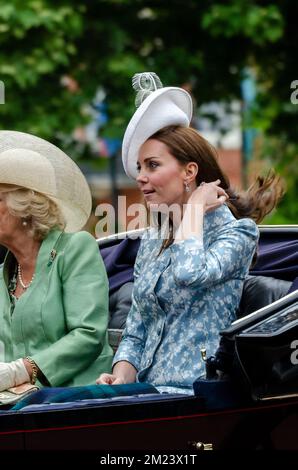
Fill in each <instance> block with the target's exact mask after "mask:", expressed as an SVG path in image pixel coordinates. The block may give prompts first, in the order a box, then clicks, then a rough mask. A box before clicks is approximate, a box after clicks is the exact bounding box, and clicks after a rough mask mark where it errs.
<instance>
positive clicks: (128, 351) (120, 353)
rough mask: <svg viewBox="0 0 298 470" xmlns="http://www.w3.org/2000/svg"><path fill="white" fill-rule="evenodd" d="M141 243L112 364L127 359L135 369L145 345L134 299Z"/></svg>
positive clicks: (142, 328)
mask: <svg viewBox="0 0 298 470" xmlns="http://www.w3.org/2000/svg"><path fill="white" fill-rule="evenodd" d="M143 244H144V240H142V241H141V244H140V248H139V251H138V255H137V258H136V261H135V265H134V288H133V292H132V304H131V308H130V311H129V313H128V316H127V319H126V327H125V330H124V332H123V336H122V340H121V343H120V345H119V347H118V350H117V352H116V354H115V357H114V361H113V366H114V365H115V364H116V362H119V361H127V362H130V363H131V364H132V365H133V366H134V367H135V369H136V370H139V369H140V363H141V357H142V354H143V349H144V345H145V336H146V332H145V328H144V323H143V320H142V316H141V313H140V311H139V308H138V305H137V302H136V299H135V289H136V282H135V281H136V279H137V278H138V276H139V273H140V269H141V266H142V264H143Z"/></svg>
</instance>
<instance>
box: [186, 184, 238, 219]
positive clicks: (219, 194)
mask: <svg viewBox="0 0 298 470" xmlns="http://www.w3.org/2000/svg"><path fill="white" fill-rule="evenodd" d="M219 185H220V180H216V181H212V182H211V183H201V184H200V186H198V187H197V188H196V189H195V190H194V192H193V193H192V195H191V196H190V198H189V200H188V203H189V204H202V205H203V206H204V211H205V212H208V211H211V210H214V209H216V208H217V207H220V206H221V205H222V204H224V203H225V202H226V201H227V199H229V196H228V194H227V193H226V191H225V190H224V189H223V188H221V187H220V186H219Z"/></svg>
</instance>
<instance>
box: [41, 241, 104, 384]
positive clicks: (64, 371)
mask: <svg viewBox="0 0 298 470" xmlns="http://www.w3.org/2000/svg"><path fill="white" fill-rule="evenodd" d="M64 251H65V252H64V256H63V265H62V268H61V289H62V302H63V307H64V317H65V318H64V321H65V325H66V327H65V331H66V333H65V335H64V336H62V337H61V338H60V339H58V340H57V341H56V342H54V343H53V344H51V345H50V346H49V347H47V348H46V349H44V350H43V351H41V352H38V353H36V354H34V355H32V359H33V360H34V361H35V362H36V364H37V365H38V367H39V368H40V369H41V371H42V373H43V374H44V375H45V377H46V378H47V380H48V381H49V383H50V384H51V385H52V386H59V385H60V384H63V383H64V382H67V381H68V380H70V379H72V378H73V377H74V376H75V375H77V374H78V373H79V372H80V371H82V370H83V369H84V368H86V367H88V366H89V365H90V364H91V363H92V362H93V361H95V359H96V358H97V357H98V356H99V354H100V353H101V351H102V350H103V348H104V346H105V344H106V329H107V324H108V280H107V275H106V271H105V267H104V264H103V261H102V258H101V256H100V253H99V249H98V246H97V243H96V241H95V240H94V238H93V237H92V236H91V235H90V234H88V233H87V232H79V233H76V234H74V235H73V237H72V238H71V239H70V241H69V242H68V244H67V245H66V246H65V249H64Z"/></svg>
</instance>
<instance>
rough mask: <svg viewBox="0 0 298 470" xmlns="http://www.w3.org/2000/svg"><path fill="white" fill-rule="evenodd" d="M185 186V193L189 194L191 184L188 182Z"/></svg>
mask: <svg viewBox="0 0 298 470" xmlns="http://www.w3.org/2000/svg"><path fill="white" fill-rule="evenodd" d="M184 186H185V192H187V193H189V191H190V187H189V184H188V183H187V182H186V181H185V183H184Z"/></svg>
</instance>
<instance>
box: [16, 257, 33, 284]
mask: <svg viewBox="0 0 298 470" xmlns="http://www.w3.org/2000/svg"><path fill="white" fill-rule="evenodd" d="M34 276H35V274H33V276H32V278H31V281H30V282H29V283H28V284H25V283H24V281H23V278H22V270H21V265H20V263H18V280H19V281H20V284H21V286H22V289H23V290H26V289H28V287H29V286H30V285H31V283H32V281H33V279H34Z"/></svg>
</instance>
